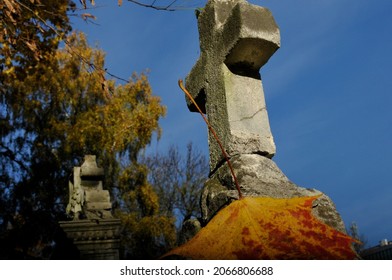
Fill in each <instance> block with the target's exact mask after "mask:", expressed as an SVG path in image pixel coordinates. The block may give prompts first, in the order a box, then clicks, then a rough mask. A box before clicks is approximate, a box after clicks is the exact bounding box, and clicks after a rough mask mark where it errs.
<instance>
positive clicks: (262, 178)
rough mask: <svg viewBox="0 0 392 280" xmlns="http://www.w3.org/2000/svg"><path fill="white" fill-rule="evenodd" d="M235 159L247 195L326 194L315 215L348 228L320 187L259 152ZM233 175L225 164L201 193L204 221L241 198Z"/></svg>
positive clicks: (235, 167) (317, 202)
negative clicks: (300, 182) (304, 183)
mask: <svg viewBox="0 0 392 280" xmlns="http://www.w3.org/2000/svg"><path fill="white" fill-rule="evenodd" d="M231 163H232V165H233V168H234V172H235V174H236V177H237V180H238V183H239V185H240V187H241V192H242V193H243V195H244V196H253V197H256V196H257V197H263V196H264V197H275V198H290V197H302V196H314V195H319V194H322V196H321V197H320V198H319V199H317V200H316V201H315V207H314V208H313V213H314V215H315V216H316V217H318V218H319V219H320V220H321V221H323V222H325V223H326V224H328V225H330V226H332V227H334V228H336V229H337V230H340V231H342V232H345V226H344V223H343V221H342V219H341V217H340V215H339V213H338V212H337V211H336V208H335V205H334V203H333V202H332V200H331V199H330V198H329V197H328V196H327V195H325V194H323V193H322V192H320V191H318V190H316V189H306V188H302V187H299V186H297V185H296V184H294V183H293V182H291V181H290V180H289V179H288V178H287V177H286V176H285V175H284V174H283V172H282V171H281V170H280V169H279V168H278V166H277V165H276V164H275V163H274V162H273V161H272V160H270V159H268V158H266V157H264V156H261V155H257V154H244V155H238V156H235V157H233V158H232V159H231ZM232 178H233V177H232V175H231V173H230V170H229V168H228V166H227V164H224V165H223V166H222V167H221V168H219V170H218V171H217V172H215V174H214V175H212V176H211V178H210V179H209V180H208V181H207V182H206V184H205V188H204V190H203V193H202V197H201V209H202V221H203V224H205V223H207V222H208V221H209V220H210V219H211V218H212V217H213V216H214V215H215V214H216V212H217V211H218V210H219V209H221V208H222V207H224V206H226V205H228V204H229V203H230V202H231V201H233V200H234V199H237V198H238V192H237V190H236V188H235V184H234V181H233V179H232ZM316 205H317V206H316Z"/></svg>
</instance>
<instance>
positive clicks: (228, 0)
mask: <svg viewBox="0 0 392 280" xmlns="http://www.w3.org/2000/svg"><path fill="white" fill-rule="evenodd" d="M198 26H199V36H200V49H201V55H200V58H199V60H198V61H197V63H196V65H195V66H194V67H193V69H192V70H191V72H190V73H189V75H188V76H187V78H186V80H185V83H186V87H187V89H188V91H189V92H190V93H191V94H192V95H193V97H194V98H195V100H196V102H197V103H198V105H199V106H200V107H201V108H202V110H204V113H206V114H207V117H208V119H209V121H210V123H211V125H212V126H213V128H214V129H215V130H216V132H217V134H218V136H219V138H220V139H221V141H222V143H223V146H224V147H225V148H226V150H227V152H228V154H229V155H230V156H234V155H236V154H254V153H257V154H261V155H265V156H267V157H269V158H271V157H272V156H273V155H274V154H275V143H274V140H273V137H272V134H271V130H270V126H269V120H268V114H267V110H266V104H265V99H264V92H263V87H262V83H261V77H260V74H259V70H260V68H261V67H262V66H263V65H264V64H265V63H266V62H267V61H268V59H269V58H270V57H271V56H272V55H273V54H274V52H275V51H276V50H277V49H278V48H279V46H280V33H279V28H278V26H277V25H276V23H275V21H274V19H273V17H272V15H271V13H270V12H269V11H268V10H267V9H265V8H262V7H259V6H255V5H251V4H249V3H248V2H247V1H245V0H210V1H209V2H208V3H207V5H206V7H205V8H204V10H203V11H202V12H201V13H200V15H199V17H198ZM187 104H188V107H189V109H190V110H191V111H195V107H194V106H193V105H192V104H191V102H190V100H187ZM209 146H210V168H211V171H212V172H213V171H214V170H215V169H216V168H217V167H219V165H220V163H221V162H222V161H223V155H222V153H221V150H220V149H219V146H218V145H217V143H216V141H215V139H214V138H213V136H212V135H211V133H210V135H209Z"/></svg>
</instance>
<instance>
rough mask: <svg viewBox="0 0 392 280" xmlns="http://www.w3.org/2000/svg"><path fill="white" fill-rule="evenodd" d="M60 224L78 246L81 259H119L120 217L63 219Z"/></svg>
mask: <svg viewBox="0 0 392 280" xmlns="http://www.w3.org/2000/svg"><path fill="white" fill-rule="evenodd" d="M59 224H60V227H61V228H62V229H63V230H64V232H65V233H66V235H67V237H68V238H69V239H71V240H72V241H73V244H74V245H75V246H76V247H77V248H78V250H79V253H80V258H81V259H84V260H118V259H119V247H120V220H119V219H104V220H103V219H102V220H74V221H61V222H59Z"/></svg>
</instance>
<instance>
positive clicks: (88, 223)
mask: <svg viewBox="0 0 392 280" xmlns="http://www.w3.org/2000/svg"><path fill="white" fill-rule="evenodd" d="M103 179H104V169H103V168H101V167H98V166H97V163H96V157H95V156H93V155H86V156H85V158H84V162H83V164H82V165H81V166H80V167H74V170H73V174H72V176H71V180H70V182H69V203H68V205H67V214H68V216H69V217H70V218H71V219H72V220H70V221H61V222H59V224H60V226H61V228H62V229H63V230H64V232H65V233H66V235H67V237H68V238H70V239H71V240H72V241H73V243H74V244H75V246H76V247H77V248H78V250H79V252H80V258H81V259H90V260H102V259H110V260H115V259H119V247H120V220H119V219H115V218H113V216H112V213H111V208H112V204H111V202H110V194H109V191H108V190H104V189H103Z"/></svg>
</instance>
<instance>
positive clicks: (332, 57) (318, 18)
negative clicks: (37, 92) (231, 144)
mask: <svg viewBox="0 0 392 280" xmlns="http://www.w3.org/2000/svg"><path fill="white" fill-rule="evenodd" d="M159 1H160V0H158V1H157V3H158V4H159V3H160V2H159ZM180 1H181V0H179V2H178V4H179V5H182V6H186V7H188V8H186V9H180V10H178V11H175V12H165V11H156V10H153V9H148V8H143V7H139V6H136V5H135V4H131V3H129V2H127V1H126V0H124V1H123V2H124V3H123V6H121V7H118V6H117V1H115V0H112V1H96V2H97V7H96V8H94V9H93V10H91V11H89V12H90V13H92V14H94V15H95V16H96V17H97V20H96V21H95V24H92V23H88V24H86V23H84V22H83V21H81V20H78V19H76V18H75V19H73V21H74V23H75V24H74V28H75V29H76V30H80V31H83V32H85V33H86V34H87V37H88V39H89V41H90V43H91V44H93V45H98V46H99V47H100V48H102V49H103V50H104V51H105V52H106V54H107V59H106V67H107V68H108V70H109V71H110V72H111V73H113V74H115V75H117V76H120V77H124V78H128V77H130V76H131V74H132V73H133V72H138V73H140V72H143V71H145V70H146V69H149V81H150V83H151V86H152V88H153V91H154V94H155V95H158V96H160V97H161V98H162V103H163V104H164V105H165V106H167V116H166V117H165V118H164V119H162V120H161V122H160V124H161V127H162V129H163V135H162V137H161V139H160V141H159V142H158V143H157V142H156V141H154V143H153V144H152V146H151V147H149V151H152V152H154V151H155V150H158V151H161V152H165V151H166V150H167V148H168V147H169V146H170V145H177V146H178V147H179V148H180V150H182V151H184V152H185V147H186V145H187V143H188V142H190V141H192V142H193V143H194V145H195V146H196V147H197V148H198V149H199V150H201V151H202V152H203V153H204V154H205V155H206V156H208V144H207V128H206V125H205V124H204V122H203V120H202V119H201V117H200V115H198V114H196V113H190V112H189V111H188V109H187V107H186V104H185V99H184V96H183V93H182V92H181V90H180V89H179V88H178V86H177V81H178V79H180V78H182V79H184V78H185V76H186V75H187V74H188V72H189V71H190V70H191V68H192V66H193V65H194V63H195V62H196V60H197V58H198V57H199V55H200V51H199V42H198V32H197V22H196V17H195V15H194V8H195V7H202V6H204V3H205V2H204V1H197V0H196V1H189V0H182V2H180ZM250 2H252V3H255V4H258V5H262V6H264V7H267V8H269V9H270V10H271V12H272V13H273V15H274V17H275V20H276V22H277V24H278V25H279V27H280V32H281V48H280V49H279V50H278V51H277V52H276V53H275V54H274V56H273V57H272V58H271V59H270V61H269V62H268V63H267V64H266V65H265V66H264V67H263V68H262V69H261V75H262V80H263V86H264V91H265V97H266V102H267V107H268V114H269V118H270V125H271V129H272V133H273V135H274V139H275V143H276V146H277V153H276V156H275V157H274V158H273V160H274V161H275V162H276V163H277V164H278V166H279V167H280V168H281V169H282V170H283V172H284V173H285V174H286V175H287V176H288V178H289V179H290V180H292V181H293V182H294V183H296V184H297V185H300V186H302V187H307V188H317V189H319V190H320V191H322V192H324V193H326V194H327V195H329V196H330V197H331V198H332V200H333V201H334V202H335V204H336V207H337V209H338V211H339V212H340V214H341V215H342V218H343V220H344V221H345V223H346V226H349V225H350V223H351V222H353V221H355V222H356V223H357V225H358V227H359V230H360V233H363V234H364V235H365V236H366V237H367V238H368V240H369V244H368V245H376V244H377V243H378V241H379V240H381V239H384V238H388V239H392V222H391V221H392V145H391V142H392V141H391V140H392V139H391V138H392V110H391V107H392V95H391V94H392V55H391V51H392V16H391V14H392V1H390V0H377V1H370V0H318V1H314V0H297V1H293V0H265V1H250ZM145 3H149V2H145Z"/></svg>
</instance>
